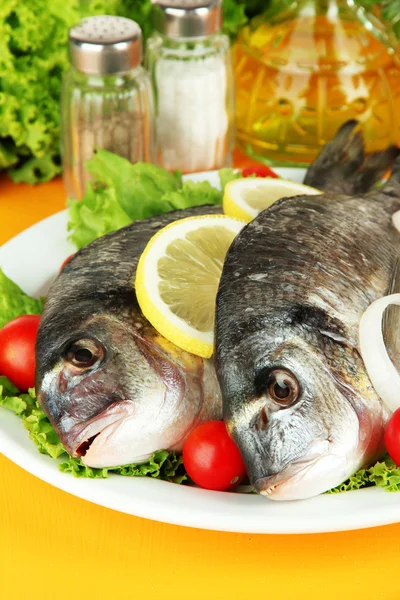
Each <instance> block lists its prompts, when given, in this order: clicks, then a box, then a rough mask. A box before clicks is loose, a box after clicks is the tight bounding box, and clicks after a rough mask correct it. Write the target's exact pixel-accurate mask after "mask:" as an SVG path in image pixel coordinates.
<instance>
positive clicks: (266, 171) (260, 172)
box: [242, 165, 278, 179]
mask: <svg viewBox="0 0 400 600" xmlns="http://www.w3.org/2000/svg"><path fill="white" fill-rule="evenodd" d="M242 175H243V177H250V175H255V176H256V177H274V178H275V179H277V178H278V175H277V174H276V173H274V171H273V170H272V169H270V168H269V167H267V166H266V165H257V166H256V167H245V168H244V169H243V170H242Z"/></svg>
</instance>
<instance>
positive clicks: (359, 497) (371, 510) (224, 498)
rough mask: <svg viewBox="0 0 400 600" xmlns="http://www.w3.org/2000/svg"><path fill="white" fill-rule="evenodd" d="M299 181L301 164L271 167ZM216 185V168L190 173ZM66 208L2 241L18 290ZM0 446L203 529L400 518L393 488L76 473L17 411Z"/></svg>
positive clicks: (45, 253)
mask: <svg viewBox="0 0 400 600" xmlns="http://www.w3.org/2000/svg"><path fill="white" fill-rule="evenodd" d="M277 172H279V173H280V174H281V175H282V176H283V177H285V178H287V179H293V180H296V181H301V180H302V178H303V176H304V171H303V170H301V169H277ZM191 178H192V179H195V180H203V179H207V180H209V181H210V182H211V183H212V184H214V185H218V178H217V174H216V173H206V174H197V175H196V176H192V177H191ZM66 224H67V211H63V212H60V213H57V214H55V215H53V216H51V217H49V218H47V219H45V220H44V221H41V222H40V223H37V224H36V225H33V226H32V227H30V228H29V229H27V230H26V231H24V232H22V233H20V234H19V235H17V236H16V237H15V238H13V239H12V240H10V241H9V242H7V243H6V244H4V246H2V247H1V248H0V266H1V268H2V269H3V270H4V272H5V273H6V274H7V275H8V276H9V277H11V278H12V279H13V280H14V281H16V283H18V285H20V286H21V287H22V288H23V290H24V291H26V292H27V293H28V294H32V295H40V294H44V293H45V292H46V291H47V289H48V286H49V284H50V282H51V281H52V279H54V277H55V275H56V273H57V271H58V269H59V267H60V265H61V263H62V261H63V260H64V259H65V258H66V257H67V256H68V255H70V254H71V253H72V252H73V251H74V248H73V247H72V246H71V245H70V244H69V243H68V242H67V241H66V238H67V233H66ZM0 452H2V453H3V454H4V455H5V456H7V457H8V458H9V459H11V460H12V461H13V462H15V463H16V464H17V465H19V466H20V467H22V468H23V469H25V470H26V471H28V472H29V473H32V475H35V476H36V477H39V478H40V479H42V480H43V481H47V482H48V483H50V484H51V485H54V486H56V487H58V488H60V489H61V490H64V491H66V492H69V493H70V494H74V495H75V496H79V497H80V498H83V499H85V500H89V501H90V502H94V503H96V504H100V505H102V506H106V507H108V508H112V509H114V510H118V511H121V512H124V513H128V514H131V515H135V516H138V517H145V518H148V519H154V520H156V521H163V522H165V523H173V524H177V525H186V526H190V527H198V528H202V529H215V530H220V531H235V532H245V533H316V532H326V531H341V530H347V529H359V528H363V527H373V526H376V525H386V524H389V523H395V522H397V521H399V520H400V494H389V493H387V492H384V491H383V490H380V489H377V488H369V489H365V490H360V491H356V492H347V493H344V494H338V495H327V496H326V495H322V496H318V497H316V498H312V499H310V500H302V501H297V502H273V501H271V500H267V499H266V498H264V497H262V496H256V495H253V494H249V495H247V494H233V493H222V492H210V491H207V490H201V489H198V488H194V487H188V486H179V485H174V484H171V483H167V482H164V481H158V480H154V479H150V478H126V477H121V476H117V475H114V476H111V477H110V478H109V479H105V480H98V479H97V480H92V479H75V478H74V477H73V476H71V475H68V474H63V473H60V471H59V470H58V466H57V461H55V460H52V459H51V458H49V457H47V456H43V455H41V454H39V452H38V451H37V449H36V447H35V446H34V444H33V442H32V441H31V440H30V439H29V437H28V433H27V431H26V430H25V429H24V428H23V427H22V425H21V422H20V420H19V419H18V417H16V416H15V415H13V414H12V413H9V412H8V411H6V410H2V409H0Z"/></svg>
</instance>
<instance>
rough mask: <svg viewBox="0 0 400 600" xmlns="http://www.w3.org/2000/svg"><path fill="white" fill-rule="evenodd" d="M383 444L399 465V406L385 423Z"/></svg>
mask: <svg viewBox="0 0 400 600" xmlns="http://www.w3.org/2000/svg"><path fill="white" fill-rule="evenodd" d="M385 445H386V450H387V451H388V452H389V455H390V457H391V458H392V459H393V460H394V462H395V463H396V465H399V466H400V408H398V409H397V410H396V411H395V412H394V413H393V414H392V416H391V417H390V419H389V422H388V424H387V425H386V429H385Z"/></svg>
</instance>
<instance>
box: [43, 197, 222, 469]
mask: <svg viewBox="0 0 400 600" xmlns="http://www.w3.org/2000/svg"><path fill="white" fill-rule="evenodd" d="M212 212H220V209H219V208H215V207H210V206H207V207H199V208H193V209H189V210H182V211H177V212H173V213H169V214H166V215H163V216H161V217H154V218H151V219H148V220H147V221H140V222H139V221H138V222H135V223H133V224H132V225H128V226H127V227H125V228H123V229H121V230H119V231H116V232H114V233H111V234H108V235H106V236H104V237H102V238H100V239H98V240H96V241H94V242H93V243H92V244H90V245H89V246H87V247H85V248H83V249H82V250H80V251H79V252H78V253H77V254H76V255H75V256H74V257H73V258H72V259H71V260H70V261H69V262H68V263H67V264H66V266H65V267H64V268H63V270H62V272H61V274H60V275H59V277H58V278H57V279H56V281H55V282H54V283H53V285H52V287H51V289H50V291H49V294H48V297H47V300H46V304H45V307H44V312H43V316H42V318H41V321H40V327H39V332H38V338H37V344H36V364H37V373H36V389H37V392H38V397H39V401H40V404H41V406H42V407H43V409H44V411H45V412H46V414H47V415H48V417H49V419H50V421H51V423H52V424H53V426H54V428H55V430H56V432H57V434H58V435H59V437H60V439H61V441H62V442H63V444H64V446H65V448H66V449H67V451H68V452H69V454H71V455H72V456H75V457H77V456H79V457H81V459H82V461H83V462H84V463H85V464H87V465H90V466H92V467H105V466H108V467H110V466H118V465H124V464H128V463H139V462H143V461H145V460H146V459H147V458H148V457H149V456H151V454H152V453H153V452H155V451H156V450H160V449H168V450H176V451H180V450H181V449H182V445H183V442H184V440H185V438H186V437H187V435H188V434H189V432H190V431H191V430H192V429H193V428H194V427H195V426H196V425H197V424H198V423H200V422H202V421H206V420H209V419H220V418H221V412H222V406H221V395H220V390H219V386H218V383H217V379H216V375H215V369H214V366H213V363H212V362H211V361H209V360H204V359H202V358H199V357H197V356H194V355H192V354H189V353H187V352H184V351H183V350H180V349H179V348H177V347H176V346H175V345H174V344H172V343H171V342H169V341H168V340H166V339H165V338H164V337H162V336H161V335H160V334H158V333H157V331H156V330H155V329H154V328H153V327H152V326H151V325H150V323H149V322H148V321H147V320H146V319H145V318H144V317H143V315H142V313H141V311H140V308H139V305H138V303H137V300H136V294H135V289H134V280H135V273H136V267H137V263H138V260H139V257H140V255H141V253H142V251H143V250H144V248H145V246H146V244H147V242H148V241H149V239H150V238H151V237H152V236H153V235H154V234H155V233H156V231H157V230H158V229H160V228H161V227H164V226H166V225H168V223H171V222H172V221H174V220H176V219H177V218H180V217H182V218H184V217H188V216H194V215H200V214H209V213H212Z"/></svg>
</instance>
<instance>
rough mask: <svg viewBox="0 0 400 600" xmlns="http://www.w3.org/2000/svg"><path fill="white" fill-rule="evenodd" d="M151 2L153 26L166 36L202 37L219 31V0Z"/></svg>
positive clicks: (220, 8) (166, 0) (220, 19)
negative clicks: (152, 6)
mask: <svg viewBox="0 0 400 600" xmlns="http://www.w3.org/2000/svg"><path fill="white" fill-rule="evenodd" d="M152 4H153V5H154V20H155V26H156V28H157V29H158V31H160V32H161V33H163V34H164V35H166V36H167V37H170V38H191V37H203V36H206V35H211V34H213V33H218V32H219V31H221V27H222V7H221V0H152Z"/></svg>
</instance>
